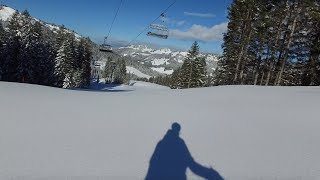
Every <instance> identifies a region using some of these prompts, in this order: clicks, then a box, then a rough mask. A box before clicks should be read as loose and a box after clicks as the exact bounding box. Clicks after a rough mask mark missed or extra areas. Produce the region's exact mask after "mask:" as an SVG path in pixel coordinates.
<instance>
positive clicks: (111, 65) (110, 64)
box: [103, 57, 115, 83]
mask: <svg viewBox="0 0 320 180" xmlns="http://www.w3.org/2000/svg"><path fill="white" fill-rule="evenodd" d="M114 70H115V61H114V60H113V59H112V58H111V57H108V59H107V62H106V65H105V66H104V71H103V78H105V82H106V83H112V82H113V73H114Z"/></svg>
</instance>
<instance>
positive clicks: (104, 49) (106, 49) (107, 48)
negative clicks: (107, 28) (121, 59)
mask: <svg viewBox="0 0 320 180" xmlns="http://www.w3.org/2000/svg"><path fill="white" fill-rule="evenodd" d="M107 39H108V37H105V38H104V42H103V44H101V45H100V51H101V52H112V47H111V45H110V44H107Z"/></svg>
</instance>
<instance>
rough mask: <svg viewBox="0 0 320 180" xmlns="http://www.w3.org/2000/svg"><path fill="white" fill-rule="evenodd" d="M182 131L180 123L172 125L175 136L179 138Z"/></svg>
mask: <svg viewBox="0 0 320 180" xmlns="http://www.w3.org/2000/svg"><path fill="white" fill-rule="evenodd" d="M180 130H181V126H180V124H179V123H176V122H175V123H173V124H172V125H171V131H172V133H173V134H174V135H177V136H179V134H180Z"/></svg>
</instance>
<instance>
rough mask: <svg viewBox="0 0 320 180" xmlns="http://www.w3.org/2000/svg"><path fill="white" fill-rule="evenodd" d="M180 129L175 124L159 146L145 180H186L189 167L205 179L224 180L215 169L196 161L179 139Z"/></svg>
mask: <svg viewBox="0 0 320 180" xmlns="http://www.w3.org/2000/svg"><path fill="white" fill-rule="evenodd" d="M180 129H181V126H180V125H179V124H178V123H173V124H172V127H171V129H170V130H168V132H167V133H166V135H165V136H164V137H163V139H162V140H161V141H160V142H159V143H158V144H157V146H156V149H155V151H154V153H153V155H152V157H151V159H150V165H149V169H148V173H147V176H146V178H145V180H186V179H187V177H186V170H187V167H189V168H190V170H191V171H192V172H193V173H194V174H196V175H198V176H200V177H203V178H205V179H208V180H223V178H222V177H221V176H220V174H219V173H218V172H217V171H215V170H214V169H212V168H207V167H204V166H202V165H200V164H198V163H197V162H195V161H194V159H193V158H192V156H191V154H190V152H189V150H188V147H187V146H186V144H185V142H184V141H183V139H181V138H180V137H179V132H180Z"/></svg>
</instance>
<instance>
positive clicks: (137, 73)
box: [127, 66, 151, 78]
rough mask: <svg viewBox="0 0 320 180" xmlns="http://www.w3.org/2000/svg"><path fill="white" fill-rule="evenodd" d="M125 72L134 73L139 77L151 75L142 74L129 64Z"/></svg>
mask: <svg viewBox="0 0 320 180" xmlns="http://www.w3.org/2000/svg"><path fill="white" fill-rule="evenodd" d="M127 73H129V74H134V75H136V76H138V77H141V78H150V77H151V76H149V75H147V74H144V73H142V72H141V71H139V70H138V69H136V68H134V67H131V66H127Z"/></svg>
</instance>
